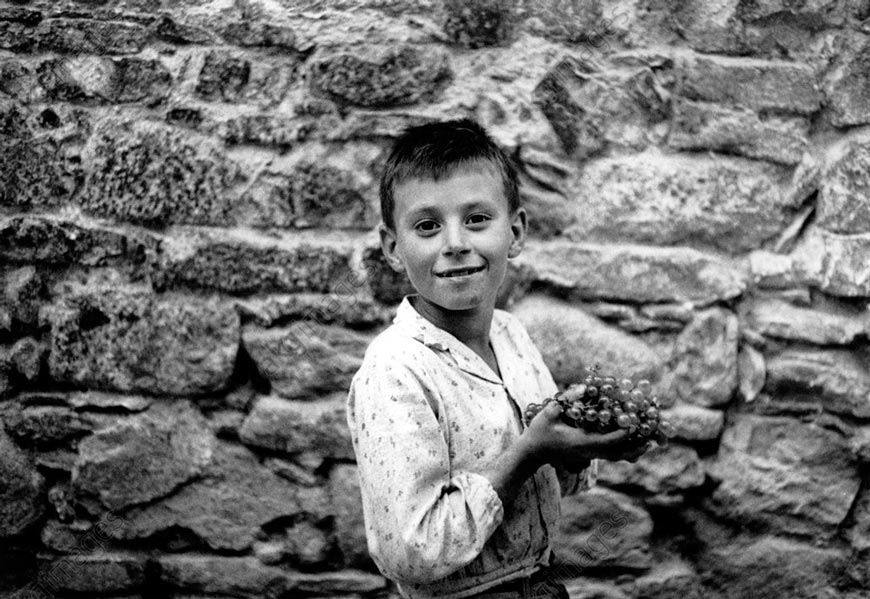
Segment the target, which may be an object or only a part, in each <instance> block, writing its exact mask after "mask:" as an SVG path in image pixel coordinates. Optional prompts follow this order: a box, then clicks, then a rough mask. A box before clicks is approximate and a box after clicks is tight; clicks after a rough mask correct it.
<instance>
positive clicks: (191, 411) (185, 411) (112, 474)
mask: <svg viewBox="0 0 870 599" xmlns="http://www.w3.org/2000/svg"><path fill="white" fill-rule="evenodd" d="M213 451H214V439H213V437H212V435H211V430H210V429H209V427H208V423H207V422H206V421H205V419H204V418H203V417H202V415H201V414H200V413H199V412H198V411H197V410H196V409H195V408H194V407H192V405H191V404H189V403H188V402H184V401H178V402H173V403H159V404H154V405H152V406H151V407H150V408H149V409H148V411H147V412H145V413H143V414H137V415H135V416H130V417H126V418H119V419H118V421H117V423H116V424H114V425H111V426H108V427H106V428H104V429H101V430H99V431H97V432H95V433H94V434H93V435H92V436H90V437H87V438H86V439H83V440H82V441H81V442H80V443H79V456H78V459H77V460H76V464H75V468H74V469H73V475H72V482H73V485H74V486H75V488H76V489H77V490H78V491H80V492H84V493H86V494H89V495H94V496H97V497H99V499H100V501H101V502H102V503H103V504H104V505H105V506H106V507H108V508H109V509H111V510H118V509H121V508H126V507H128V506H131V505H136V504H139V503H147V502H149V501H152V500H154V499H156V498H159V497H164V496H166V495H169V494H170V493H171V492H172V491H174V490H175V489H176V488H177V487H178V486H179V485H182V484H183V483H185V482H187V481H188V480H190V479H191V478H193V477H194V476H197V475H199V474H201V473H203V472H204V470H205V468H206V466H207V465H208V464H209V463H210V462H211V460H212V453H213Z"/></svg>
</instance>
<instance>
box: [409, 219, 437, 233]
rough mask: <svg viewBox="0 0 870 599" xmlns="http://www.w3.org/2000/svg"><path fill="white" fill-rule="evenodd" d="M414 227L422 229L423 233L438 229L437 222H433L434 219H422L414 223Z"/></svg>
mask: <svg viewBox="0 0 870 599" xmlns="http://www.w3.org/2000/svg"><path fill="white" fill-rule="evenodd" d="M414 228H415V229H416V230H418V231H422V232H424V233H431V232H432V231H435V230H437V229H438V223H437V222H435V221H434V220H422V221H420V222H419V223H417V224H416V225H414Z"/></svg>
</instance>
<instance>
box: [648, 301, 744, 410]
mask: <svg viewBox="0 0 870 599" xmlns="http://www.w3.org/2000/svg"><path fill="white" fill-rule="evenodd" d="M738 341H739V324H738V321H737V317H736V316H735V315H734V314H733V313H731V312H730V311H728V310H724V309H721V308H711V309H708V310H704V311H703V312H699V313H698V314H697V315H696V316H695V319H694V320H693V321H692V322H691V323H689V325H687V326H686V328H685V329H684V330H683V332H682V333H680V335H679V336H678V337H677V340H676V343H675V345H674V349H673V352H672V353H671V357H670V359H669V360H668V363H667V368H666V370H667V375H666V377H665V378H666V379H667V381H666V383H664V384H663V386H664V387H665V388H667V390H668V391H667V392H666V393H665V395H668V396H672V397H675V398H679V399H681V400H683V401H685V402H687V403H690V404H696V405H700V406H704V407H714V406H722V405H724V404H727V403H728V402H729V401H730V400H731V398H732V397H733V395H734V392H735V391H736V390H737V386H738V376H737V346H738Z"/></svg>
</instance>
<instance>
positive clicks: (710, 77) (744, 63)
mask: <svg viewBox="0 0 870 599" xmlns="http://www.w3.org/2000/svg"><path fill="white" fill-rule="evenodd" d="M676 71H677V76H678V81H679V84H678V92H679V94H680V95H682V96H684V97H686V98H689V99H692V100H705V101H708V102H720V103H722V104H726V105H733V106H744V107H746V108H750V109H752V110H777V111H783V112H794V113H798V114H811V113H813V112H815V111H817V110H818V109H819V106H820V104H821V101H822V93H821V90H820V89H819V85H818V83H817V81H816V78H815V73H814V72H813V69H812V68H811V67H810V66H808V65H806V64H800V63H795V62H790V61H779V60H760V59H756V58H732V57H724V56H707V57H701V56H695V57H692V58H691V59H688V60H686V61H684V62H681V63H680V64H678V66H677V68H676Z"/></svg>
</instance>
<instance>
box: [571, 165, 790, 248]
mask: <svg viewBox="0 0 870 599" xmlns="http://www.w3.org/2000/svg"><path fill="white" fill-rule="evenodd" d="M782 176H783V170H782V169H781V168H779V167H776V166H773V165H770V164H765V163H762V162H754V161H748V160H742V159H739V158H726V157H723V156H718V157H699V156H692V155H662V154H659V153H657V152H655V153H654V152H645V153H642V154H638V155H632V156H628V157H619V158H607V159H602V160H598V161H594V162H590V163H588V164H587V166H586V167H585V168H584V169H583V170H582V172H581V173H580V174H579V176H577V177H576V178H575V179H574V180H573V181H572V182H571V183H570V187H569V190H568V195H569V197H572V198H573V199H574V202H575V205H576V207H575V214H576V224H574V225H572V226H571V227H569V228H568V229H567V231H566V232H565V234H566V236H567V237H568V238H570V239H573V240H576V241H601V242H612V241H619V240H622V241H629V242H637V243H650V244H654V245H688V246H692V245H698V246H702V247H713V248H716V249H718V250H722V251H724V252H727V253H739V252H742V251H748V250H751V249H754V248H757V247H758V246H759V245H761V244H762V243H763V242H764V241H766V240H768V239H770V238H773V237H775V236H776V235H777V234H778V233H779V232H780V231H781V230H783V229H784V228H785V227H786V226H787V225H788V223H789V222H790V219H791V216H792V214H793V213H794V212H795V211H796V210H797V209H798V208H799V206H800V204H799V203H798V202H794V201H793V200H792V199H791V198H790V197H788V196H787V195H786V194H784V193H782V192H781V191H780V187H779V183H778V180H779V179H780V178H781V177H782Z"/></svg>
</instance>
